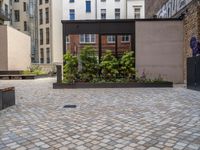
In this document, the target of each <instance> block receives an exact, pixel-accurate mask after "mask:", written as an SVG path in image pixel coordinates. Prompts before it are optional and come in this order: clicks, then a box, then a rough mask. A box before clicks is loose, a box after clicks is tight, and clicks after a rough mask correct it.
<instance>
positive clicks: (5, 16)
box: [0, 8, 11, 21]
mask: <svg viewBox="0 0 200 150" xmlns="http://www.w3.org/2000/svg"><path fill="white" fill-rule="evenodd" d="M0 18H1V19H3V20H4V21H10V19H11V15H10V14H9V13H7V12H6V11H4V10H3V9H2V8H0Z"/></svg>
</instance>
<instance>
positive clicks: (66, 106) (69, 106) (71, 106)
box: [63, 105, 77, 108]
mask: <svg viewBox="0 0 200 150" xmlns="http://www.w3.org/2000/svg"><path fill="white" fill-rule="evenodd" d="M76 107H77V106H76V105H65V106H64V107H63V108H76Z"/></svg>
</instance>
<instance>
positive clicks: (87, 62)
mask: <svg viewBox="0 0 200 150" xmlns="http://www.w3.org/2000/svg"><path fill="white" fill-rule="evenodd" d="M80 59H81V65H82V70H81V74H80V76H81V80H83V81H91V80H93V79H94V78H96V77H97V74H98V61H97V56H96V52H95V49H94V48H93V47H92V46H85V47H84V48H83V49H82V50H81V54H80Z"/></svg>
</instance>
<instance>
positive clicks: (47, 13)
mask: <svg viewBox="0 0 200 150" xmlns="http://www.w3.org/2000/svg"><path fill="white" fill-rule="evenodd" d="M45 16H46V23H49V8H46V9H45Z"/></svg>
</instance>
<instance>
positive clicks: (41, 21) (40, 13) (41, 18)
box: [39, 9, 43, 24]
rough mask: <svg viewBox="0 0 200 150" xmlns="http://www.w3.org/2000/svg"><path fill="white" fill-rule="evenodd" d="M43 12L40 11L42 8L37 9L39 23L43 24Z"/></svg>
mask: <svg viewBox="0 0 200 150" xmlns="http://www.w3.org/2000/svg"><path fill="white" fill-rule="evenodd" d="M42 15H43V12H42V9H40V10H39V16H40V24H43V17H42Z"/></svg>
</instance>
